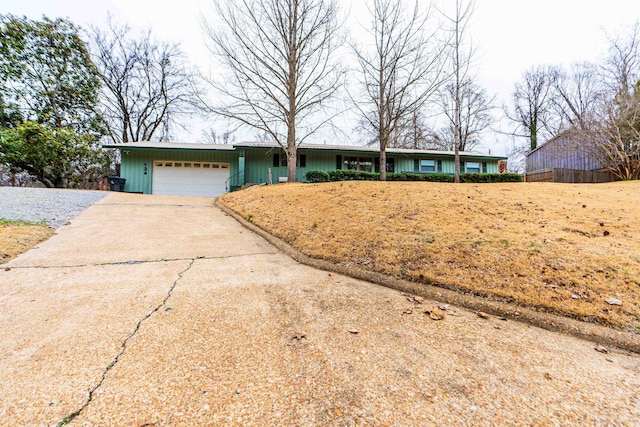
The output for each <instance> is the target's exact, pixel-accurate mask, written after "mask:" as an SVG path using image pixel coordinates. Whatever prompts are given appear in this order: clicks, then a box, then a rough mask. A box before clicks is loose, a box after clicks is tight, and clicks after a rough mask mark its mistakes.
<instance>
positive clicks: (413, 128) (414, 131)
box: [374, 110, 432, 150]
mask: <svg viewBox="0 0 640 427" xmlns="http://www.w3.org/2000/svg"><path fill="white" fill-rule="evenodd" d="M431 140H432V132H431V130H430V129H429V127H428V126H427V124H426V117H425V115H424V113H422V112H421V111H418V110H416V111H413V112H412V113H411V115H410V116H409V117H403V118H402V120H401V121H400V123H398V127H397V128H396V130H395V132H394V134H393V135H391V138H390V140H389V147H393V148H409V149H413V150H419V149H428V148H432V147H431ZM377 142H378V140H377V139H375V140H374V143H377Z"/></svg>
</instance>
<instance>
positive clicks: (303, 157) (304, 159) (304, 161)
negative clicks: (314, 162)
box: [298, 154, 307, 168]
mask: <svg viewBox="0 0 640 427" xmlns="http://www.w3.org/2000/svg"><path fill="white" fill-rule="evenodd" d="M298 166H299V167H301V168H306V167H307V155H306V154H300V164H299V165H298Z"/></svg>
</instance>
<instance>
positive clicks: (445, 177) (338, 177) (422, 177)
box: [306, 169, 522, 183]
mask: <svg viewBox="0 0 640 427" xmlns="http://www.w3.org/2000/svg"><path fill="white" fill-rule="evenodd" d="M306 177H307V181H308V182H328V181H377V180H379V179H380V174H379V173H372V172H365V171H357V170H349V169H338V170H332V171H329V172H323V171H317V170H315V171H309V172H307V175H306ZM387 181H428V182H453V175H449V174H445V173H412V172H399V173H388V174H387ZM460 182H468V183H485V182H522V175H519V174H517V173H462V174H460Z"/></svg>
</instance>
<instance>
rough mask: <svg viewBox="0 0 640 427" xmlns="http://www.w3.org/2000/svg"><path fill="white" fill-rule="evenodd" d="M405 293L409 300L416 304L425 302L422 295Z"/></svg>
mask: <svg viewBox="0 0 640 427" xmlns="http://www.w3.org/2000/svg"><path fill="white" fill-rule="evenodd" d="M403 295H404V296H405V298H406V299H407V301H409V302H412V303H414V304H422V303H423V302H424V298H422V297H421V296H418V295H411V294H403Z"/></svg>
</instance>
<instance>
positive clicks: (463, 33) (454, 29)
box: [446, 0, 475, 182]
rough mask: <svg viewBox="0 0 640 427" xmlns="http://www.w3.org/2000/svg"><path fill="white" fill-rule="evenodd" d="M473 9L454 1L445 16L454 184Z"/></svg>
mask: <svg viewBox="0 0 640 427" xmlns="http://www.w3.org/2000/svg"><path fill="white" fill-rule="evenodd" d="M474 8H475V0H469V1H466V0H462V1H461V0H456V3H455V12H454V15H453V16H447V17H446V18H447V19H448V20H449V22H450V24H451V34H452V37H451V42H450V46H449V47H450V49H449V51H450V55H451V67H452V69H453V70H452V75H453V79H452V82H451V85H452V87H451V95H452V100H453V110H452V111H451V114H450V115H448V116H449V117H450V120H451V123H452V126H453V149H454V163H455V167H454V182H460V150H462V144H463V131H462V126H463V124H462V114H463V113H462V110H463V91H464V89H463V83H464V82H465V81H467V80H468V73H469V70H470V67H471V61H472V59H473V55H474V53H475V49H474V48H473V46H472V45H468V43H467V40H466V38H467V30H468V26H469V22H470V20H471V16H472V15H473V11H474Z"/></svg>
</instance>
